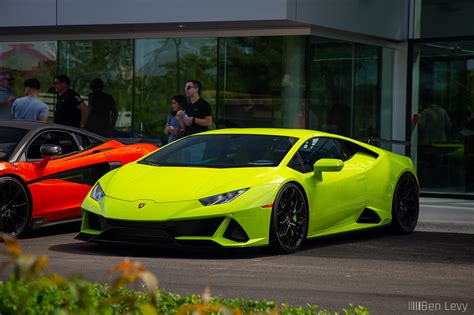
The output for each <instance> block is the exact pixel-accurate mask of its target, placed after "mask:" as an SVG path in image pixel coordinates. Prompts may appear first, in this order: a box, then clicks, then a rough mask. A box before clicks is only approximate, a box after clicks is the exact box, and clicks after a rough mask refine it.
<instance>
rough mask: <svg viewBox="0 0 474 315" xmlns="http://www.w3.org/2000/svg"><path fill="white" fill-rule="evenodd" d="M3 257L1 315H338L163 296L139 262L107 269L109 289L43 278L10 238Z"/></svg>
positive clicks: (77, 279) (351, 310) (354, 310)
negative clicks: (111, 277) (135, 287)
mask: <svg viewBox="0 0 474 315" xmlns="http://www.w3.org/2000/svg"><path fill="white" fill-rule="evenodd" d="M0 238H1V239H3V240H4V242H5V250H4V252H5V254H6V255H7V256H9V257H10V260H9V261H7V262H6V263H4V264H3V268H5V267H6V266H8V265H12V266H13V273H12V274H11V275H10V276H9V277H8V280H7V281H4V282H0V314H2V315H6V314H15V315H16V314H18V315H22V314H28V315H36V314H38V315H47V314H51V315H69V314H80V315H82V314H84V315H95V314H98V315H99V314H100V315H102V314H104V315H109V314H144V315H153V314H183V315H187V314H292V315H306V314H337V313H334V312H331V311H328V310H321V309H319V308H318V305H307V306H306V307H292V306H290V305H288V304H278V303H277V302H273V301H264V300H260V301H253V300H242V299H233V300H228V299H223V298H221V297H211V294H210V290H209V288H206V290H205V291H204V293H203V295H202V296H199V295H187V296H180V295H177V294H171V293H167V292H165V291H163V290H160V289H159V288H158V280H157V279H156V277H155V276H154V275H153V274H152V273H150V272H149V271H147V270H145V268H144V267H143V266H142V265H141V264H140V263H137V262H130V261H129V260H127V259H125V260H124V261H123V262H121V263H119V264H117V266H115V268H113V269H112V270H111V272H110V273H111V274H114V275H116V277H115V279H114V281H113V282H112V284H110V285H101V284H97V283H93V282H89V281H86V280H84V279H83V278H82V277H81V276H78V275H72V276H68V277H63V276H60V275H57V274H52V275H45V274H44V273H43V268H44V266H45V265H46V264H47V261H48V260H47V258H46V257H44V256H39V257H34V256H27V255H24V254H22V252H21V248H20V245H19V244H18V242H16V240H14V239H13V238H11V237H10V236H8V235H5V234H3V235H2V234H0ZM137 282H138V283H141V285H142V288H143V290H142V291H137V290H132V289H130V288H129V287H128V285H129V284H133V283H137ZM341 314H346V315H348V314H357V315H365V314H369V310H368V309H367V308H366V307H363V306H358V307H355V306H353V305H349V307H348V308H345V309H342V313H341Z"/></svg>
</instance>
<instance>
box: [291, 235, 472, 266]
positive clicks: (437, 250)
mask: <svg viewBox="0 0 474 315" xmlns="http://www.w3.org/2000/svg"><path fill="white" fill-rule="evenodd" d="M293 255H295V256H308V257H325V258H347V259H354V258H356V259H367V260H391V261H405V262H423V263H426V262H430V263H448V262H451V263H452V262H456V263H459V264H473V263H474V234H463V233H448V232H427V231H415V232H413V233H411V234H408V235H394V234H391V233H390V232H388V231H386V230H383V229H380V230H372V231H371V230H366V231H360V232H353V233H350V234H340V235H334V236H328V237H321V238H316V239H311V240H308V241H307V242H306V243H305V244H304V246H303V247H302V248H301V249H300V250H299V251H298V252H297V253H295V254H293Z"/></svg>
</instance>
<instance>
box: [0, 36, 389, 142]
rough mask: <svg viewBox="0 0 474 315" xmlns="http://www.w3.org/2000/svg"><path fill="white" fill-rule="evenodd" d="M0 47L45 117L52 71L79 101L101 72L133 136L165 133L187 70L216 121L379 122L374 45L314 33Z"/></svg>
mask: <svg viewBox="0 0 474 315" xmlns="http://www.w3.org/2000/svg"><path fill="white" fill-rule="evenodd" d="M0 47H1V48H2V50H1V55H0V67H1V68H2V69H9V70H11V71H13V73H14V75H15V77H16V78H17V81H16V86H15V88H16V90H17V92H18V93H19V94H21V90H22V89H21V84H22V80H23V79H26V78H27V77H31V76H37V77H38V78H39V79H40V81H41V83H42V95H44V98H43V99H44V100H45V101H46V102H47V103H48V104H49V105H50V109H51V114H50V116H51V118H52V117H53V115H54V93H52V89H51V87H52V85H51V83H52V81H53V77H54V75H56V74H57V73H58V74H59V73H61V74H62V73H64V74H67V75H68V76H69V77H70V78H71V87H72V88H73V89H75V90H76V91H77V92H78V93H79V94H81V96H82V97H83V98H84V99H85V100H86V101H87V98H88V95H89V93H90V92H91V90H90V88H89V83H90V81H91V80H92V79H95V78H101V79H102V80H103V81H104V82H105V89H104V90H105V92H107V93H109V94H111V95H112V96H113V97H114V99H115V100H116V103H117V106H118V119H117V123H116V129H117V130H119V131H122V132H126V133H128V134H129V135H130V136H140V137H157V138H162V139H163V140H164V139H165V137H164V135H163V128H164V126H165V123H166V118H167V115H168V113H169V112H170V104H171V98H172V97H173V96H174V95H177V94H184V90H183V87H184V83H185V81H186V80H187V79H191V78H193V79H198V80H199V81H201V83H202V85H203V94H202V97H203V98H204V99H206V100H207V101H208V102H209V103H210V104H211V108H212V111H213V116H214V126H213V128H242V127H285V128H312V129H318V130H323V131H328V132H335V133H340V134H343V135H347V136H351V137H354V138H358V139H362V140H364V139H367V138H368V137H380V133H381V125H382V124H383V122H382V121H381V115H380V110H381V97H382V90H381V88H380V67H381V63H382V54H381V52H382V48H381V47H376V46H368V45H362V44H355V43H351V42H347V41H340V40H331V39H326V38H322V37H314V36H260V37H228V38H160V39H135V40H131V39H110V40H68V41H57V42H29V43H1V44H0ZM19 47H20V48H19ZM24 51H28V52H30V53H28V54H27V53H25V52H24ZM40 55H41V56H42V55H44V56H45V57H42V58H43V59H41V58H39V57H38V56H40ZM3 56H9V58H6V57H5V58H4V57H3ZM387 62H393V60H389V61H387ZM386 123H387V124H389V123H390V122H388V121H387V122H386Z"/></svg>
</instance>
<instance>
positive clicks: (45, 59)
mask: <svg viewBox="0 0 474 315" xmlns="http://www.w3.org/2000/svg"><path fill="white" fill-rule="evenodd" d="M56 52H57V44H56V42H53V41H48V42H39V41H38V42H0V70H10V71H11V72H12V74H13V76H14V78H15V84H14V87H13V89H14V90H15V92H16V94H17V95H18V97H22V96H24V95H25V92H24V87H23V82H24V81H25V80H26V79H29V78H32V77H36V78H37V79H38V80H39V81H40V83H41V89H40V94H39V98H40V99H41V100H42V101H43V102H45V103H46V104H47V105H48V106H49V109H50V112H49V116H50V117H49V118H50V120H52V117H53V116H52V115H53V110H54V103H55V100H54V94H53V93H49V92H48V88H49V87H50V84H51V82H53V78H54V76H55V75H56V70H57V57H56Z"/></svg>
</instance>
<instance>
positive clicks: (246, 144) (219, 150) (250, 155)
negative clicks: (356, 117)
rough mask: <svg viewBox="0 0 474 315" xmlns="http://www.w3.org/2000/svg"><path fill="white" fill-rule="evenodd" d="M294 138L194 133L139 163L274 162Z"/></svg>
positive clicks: (215, 164) (212, 164)
mask: <svg viewBox="0 0 474 315" xmlns="http://www.w3.org/2000/svg"><path fill="white" fill-rule="evenodd" d="M297 140H298V139H297V138H292V137H283V136H269V135H247V134H219V135H216V134H213V135H197V136H192V137H189V138H186V139H183V140H180V141H177V142H174V143H172V144H170V145H169V146H166V147H164V148H163V149H161V150H158V151H157V152H155V153H154V154H152V155H150V156H148V157H147V158H145V159H143V160H141V161H140V162H139V163H143V164H151V165H158V166H195V167H216V168H225V167H257V166H277V165H278V164H280V162H281V160H282V159H283V158H284V157H285V155H286V154H287V153H288V151H289V150H290V149H291V147H292V146H293V144H294V143H295V142H296V141H297Z"/></svg>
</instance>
